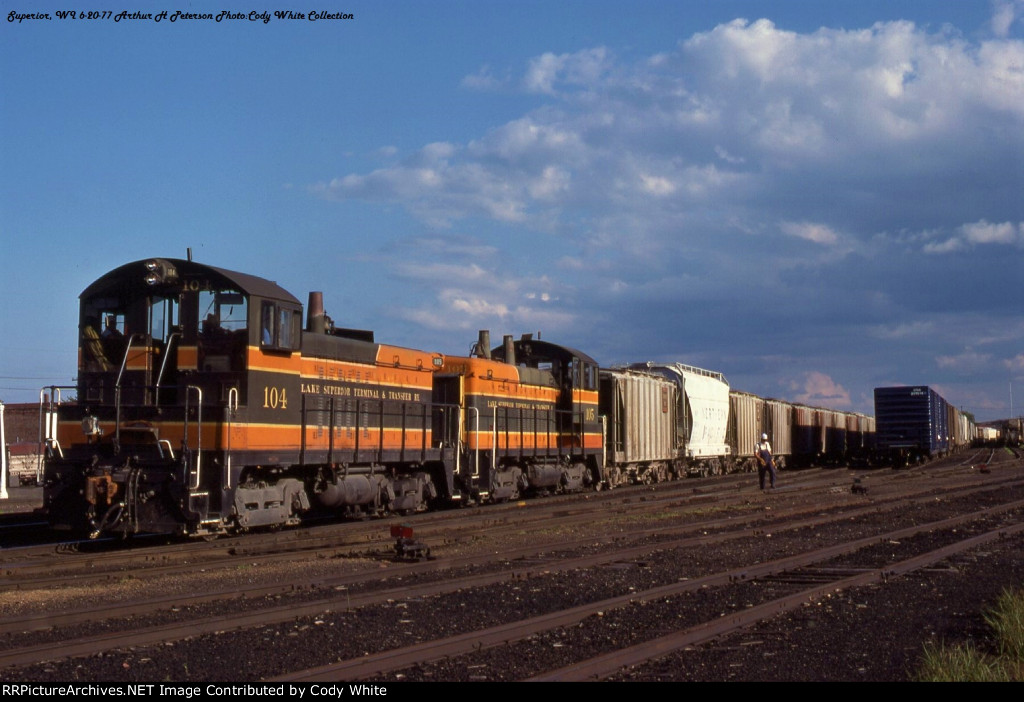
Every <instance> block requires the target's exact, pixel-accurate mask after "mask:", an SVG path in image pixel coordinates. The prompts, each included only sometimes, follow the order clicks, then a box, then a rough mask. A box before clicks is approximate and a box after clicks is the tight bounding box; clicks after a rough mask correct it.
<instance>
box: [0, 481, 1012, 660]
mask: <svg viewBox="0 0 1024 702" xmlns="http://www.w3.org/2000/svg"><path fill="white" fill-rule="evenodd" d="M906 475H907V474H905V473H901V474H900V476H899V477H898V479H896V480H895V482H900V481H903V480H904V477H905V476H906ZM978 477H979V476H978V475H977V474H976V473H974V472H969V471H965V470H964V469H962V468H960V469H951V470H950V471H949V472H947V473H946V474H945V479H946V480H948V481H959V483H960V488H959V490H960V493H962V494H975V493H976V492H977V491H978V490H982V489H984V488H985V486H983V485H980V484H978V483H979V480H978ZM1018 477H1019V475H1017V474H1014V473H1010V472H1008V473H1007V474H1006V475H1003V476H993V478H994V480H993V481H992V482H990V483H989V485H988V488H987V489H989V490H992V489H993V487H995V488H998V494H999V495H1000V496H1002V497H1005V496H1008V495H1010V494H1012V492H1013V490H1014V489H1018V490H1019V488H1014V487H1013V484H1014V482H1019V481H1017V480H1016V479H1017V478H1018ZM937 480H939V478H938V474H937V473H936V474H934V475H932V476H930V477H929V479H928V480H926V481H924V482H925V483H926V485H922V486H915V487H917V489H919V490H922V491H925V490H926V489H927V488H929V487H930V486H931V484H932V483H934V482H936V481H937ZM808 482H814V479H809V480H808ZM886 482H888V481H886ZM904 482H905V481H904ZM964 484H966V485H971V484H973V487H964ZM824 489H825V486H824V485H822V484H819V485H818V486H817V487H816V488H815V490H817V494H818V495H820V494H821V493H822V491H823V490H824ZM947 491H948V492H947V494H946V496H945V497H944V498H943V500H944V501H945V502H946V503H949V502H950V501H953V500H955V499H957V495H958V493H957V492H954V491H951V488H948V487H947ZM799 495H800V493H799V492H798V491H794V492H793V493H792V494H791V495H785V497H786V498H787V499H788V498H790V497H794V498H796V497H798V496H799ZM751 497H753V499H754V500H761V496H760V494H759V493H758V494H757V495H756V496H751ZM783 497H784V495H783V494H779V495H775V496H769V498H780V499H781V498H783ZM667 499H668V500H669V501H671V500H678V499H679V498H678V496H673V497H671V498H667ZM919 499H920V501H921V503H922V504H926V505H928V504H932V503H934V502H936V498H935V497H934V496H925V495H923V494H922V495H920V496H919ZM816 502H817V504H816V506H815V507H814V509H818V510H819V511H820V509H821V505H820V498H819V499H818V500H817V501H816ZM759 504H760V505H761V506H762V507H763V506H764V504H765V503H764V502H760V503H759ZM904 504H907V500H906V497H905V496H904ZM775 505H776V507H777V509H774V510H772V511H774V512H775V514H774V515H773V516H775V517H776V519H777V520H778V521H781V522H784V524H777V525H772V524H771V523H770V522H765V520H763V519H759V521H760V522H763V523H761V524H754V525H753V526H751V525H746V526H743V527H742V528H734V529H733V533H722V534H713V533H707V534H704V533H702V532H715V531H717V530H725V529H726V527H728V526H730V525H731V526H733V527H736V526H737V520H735V519H732V518H723V519H721V520H708V519H705V520H703V521H697V522H694V523H691V524H688V525H680V526H678V527H675V529H676V530H677V531H676V532H675V533H674V532H673V528H671V527H669V526H667V525H666V524H664V523H663V524H660V525H658V526H657V527H656V528H654V529H647V530H645V529H643V528H639V527H638V528H636V529H634V531H633V532H632V533H631V534H628V535H625V536H623V535H616V540H631V541H633V542H636V541H642V540H644V539H650V538H651V537H652V535H655V534H656V535H657V536H658V541H657V542H655V541H651V542H649V543H640V544H636V543H631V544H630V545H620V544H610V543H607V542H605V543H604V544H602V545H600V546H599V547H596V548H595V550H594V552H592V553H588V554H576V555H572V554H574V552H577V551H580V550H581V549H583V548H584V547H585V546H591V547H594V538H593V536H589V537H584V538H582V539H581V540H580V541H579V542H577V543H573V542H567V541H565V540H562V542H561V544H560V546H561V547H562V548H561V549H560V550H561V551H562V552H561V553H560V554H552V553H551V549H552V548H553V547H552V546H550V545H549V546H548V547H547V551H548V552H547V553H546V554H545V553H544V547H543V546H541V545H539V544H530V545H529V546H524V547H521V548H519V549H518V550H514V549H512V548H504V549H499V550H497V553H496V554H494V556H493V559H494V560H496V561H503V562H505V565H504V566H503V567H502V568H499V569H498V570H497V571H495V572H491V573H486V572H484V573H479V572H478V573H469V574H465V575H463V576H460V577H455V576H449V577H444V578H441V579H438V578H436V577H434V579H433V581H432V582H429V581H428V582H423V583H416V582H415V578H416V577H417V576H419V577H423V576H424V574H425V573H428V572H429V571H435V572H436V571H437V570H438V568H439V567H441V565H442V564H439V563H437V562H429V563H423V564H412V565H408V566H401V567H398V568H392V567H389V569H388V570H389V579H388V582H387V584H380V585H373V586H371V585H369V583H370V582H371V581H379V580H380V579H381V575H380V574H379V573H378V574H376V575H374V576H370V577H368V576H367V575H366V574H365V573H362V574H349V575H346V576H344V577H342V578H337V579H333V580H331V579H324V580H322V581H320V582H316V581H310V579H308V578H307V579H306V588H305V589H307V590H308V595H309V597H308V598H306V599H308V600H309V601H299V600H300V599H302V598H300V597H298V595H299V594H303V595H305V594H306V593H299V592H297V591H296V594H295V596H291V597H289V599H288V604H286V605H281V606H280V607H278V608H276V609H275V608H267V607H262V608H260V610H259V611H250V612H240V613H235V614H230V615H223V616H221V617H216V616H213V615H212V614H211V613H210V611H209V610H208V609H207V610H201V611H198V612H197V613H195V614H193V615H186V617H185V619H186V621H184V622H177V623H171V624H166V625H159V626H158V625H153V626H150V627H145V628H142V629H140V628H139V622H137V621H135V622H131V620H128V621H129V622H131V623H130V625H132V624H134V626H135V627H136V628H135V630H133V631H130V632H127V633H125V632H123V631H122V632H113V633H111V634H110V635H109V636H107V635H104V637H96V636H93V637H81V636H80V637H78V638H72V639H68V638H64V639H63V640H62V641H56V640H55V641H53V642H51V643H50V644H47V645H49V646H50V648H49V649H47V648H35V647H29V646H20V645H17V643H16V641H15V640H16V639H17V637H14V639H12V643H14V644H15V645H14V647H13V649H12V650H11V651H9V652H8V653H7V654H5V655H6V656H7V657H6V658H4V659H2V660H0V665H5V666H25V665H30V664H31V663H32V662H35V661H40V660H44V659H46V658H48V657H50V656H57V655H61V656H66V655H90V656H96V655H97V654H98V653H99V652H103V651H110V650H111V649H118V648H120V649H124V650H130V649H131V647H135V648H138V647H147V646H150V647H152V646H158V645H160V644H161V643H166V642H168V641H173V640H180V639H182V638H185V637H191V638H192V639H193V640H195V637H201V638H203V639H214V640H215V639H219V638H224V637H225V636H226V635H227V634H226V633H225V632H235V633H234V636H240V637H242V639H243V640H244V639H245V638H246V637H249V638H253V634H252V632H253V631H254V629H253V627H255V628H260V627H286V628H287V627H288V626H289V625H290V624H291V623H293V622H295V621H296V617H300V616H308V617H310V618H312V620H313V621H314V622H315V621H317V617H318V616H319V617H320V618H321V621H322V619H323V616H322V615H323V613H324V612H325V611H328V610H329V611H331V612H333V613H337V612H338V611H345V612H352V611H362V610H370V609H373V608H375V607H377V608H380V607H385V608H386V607H387V606H388V604H387V603H388V602H389V601H391V602H396V601H399V600H402V601H405V600H408V599H410V598H412V599H414V600H422V599H423V598H428V597H429V598H437V597H453V595H452V594H451V593H453V592H457V591H460V590H462V591H465V590H470V589H473V590H479V589H486V588H488V587H489V588H495V587H498V588H499V590H500V589H501V588H502V587H503V586H504V587H507V586H508V584H509V583H521V582H525V581H530V582H531V583H539V582H540V580H539V579H538V578H540V577H541V576H539V575H538V574H548V575H545V576H544V577H548V576H549V575H550V574H552V573H567V572H570V571H579V570H581V569H595V568H604V569H613V568H616V567H619V566H620V565H621V564H623V563H625V564H627V567H629V568H632V567H637V566H635V564H636V563H637V562H643V561H645V560H647V561H650V560H653V559H658V558H662V556H660V555H658V554H661V553H665V552H672V551H676V550H684V551H685V550H686V549H689V550H690V551H691V552H693V553H699V552H700V549H702V548H705V549H706V548H707V547H708V545H709V544H721V543H724V542H726V541H734V542H737V543H739V542H743V541H744V540H746V541H752V542H757V541H758V540H760V539H762V538H763V535H764V534H765V532H766V529H768V530H770V531H771V532H772V533H773V537H774V538H775V539H776V540H777V541H781V540H782V539H781V538H780V537H781V535H782V534H783V533H784V532H787V531H788V532H792V533H794V534H795V533H797V532H799V531H800V530H805V531H806V530H813V529H818V528H820V527H821V526H822V525H827V524H830V523H837V522H843V521H850V520H853V519H860V518H865V517H869V516H870V515H873V514H874V515H878V514H881V513H883V512H884V511H885V507H884V506H883V505H880V504H877V503H865V504H862V505H861V506H860V507H859V508H857V509H848V510H846V511H845V512H844V511H842V510H838V511H837V513H836V514H832V515H828V514H821V515H818V516H813V517H811V516H806V513H807V511H808V508H807V506H806V505H804V506H800V505H794V506H793V507H792V508H791V510H792V511H788V510H787V509H786V508H783V506H782V505H781V504H780V503H779V501H778V500H776V502H775ZM645 506H647V505H646V504H645ZM658 506H659V508H662V509H664V508H666V504H661V505H658ZM554 508H555V510H556V511H558V510H559V509H562V511H564V508H560V507H558V506H554ZM893 508H895V503H893ZM800 515H803V517H802V518H799V517H800ZM563 516H564V515H563ZM575 516H576V515H572V517H573V518H575ZM487 518H488V519H489V518H490V516H488V517H487ZM974 518H975V519H977V518H979V517H977V516H975V517H974ZM531 519H532V518H531ZM589 521H591V522H593V521H594V517H593V515H590V516H589ZM663 521H667V520H663ZM740 521H742V520H740ZM787 522H788V523H787ZM554 523H555V522H545V521H543V520H540V519H539V518H538V519H535V520H532V526H534V527H536V528H538V529H541V530H543V529H550V528H551V525H552V524H554ZM766 525H767V526H766ZM489 528H490V527H489ZM493 528H496V529H500V528H501V525H494V527H493ZM517 528H518V527H517ZM915 528H928V527H915ZM744 530H745V531H744ZM692 532H698V535H696V536H695V535H693V533H692ZM862 538H869V539H877V538H878V537H874V536H873V537H862ZM800 539H804V540H806V537H799V538H798V539H797V540H800ZM861 548H863V546H862V547H861ZM525 558H529V559H530V560H529V561H519V562H518V563H517V562H516V559H525ZM445 560H446V562H445V563H444V564H443V565H444V566H445V567H446V568H450V569H454V570H452V572H453V573H457V572H458V568H460V567H462V568H466V569H470V568H471V566H473V565H474V564H475V567H476V568H477V569H480V568H481V567H482V566H481V564H480V561H481V558H480V556H479V554H477V555H470V556H467V557H466V560H465V561H464V562H462V563H460V562H458V561H457V559H454V558H453V559H445ZM628 564H634V565H628ZM641 567H642V566H641ZM686 577H697V576H696V574H691V575H687V576H686ZM699 577H706V576H699ZM398 578H401V580H400V581H399V580H397V579H398ZM393 583H397V584H394V585H392V584H393ZM284 585H287V584H284ZM359 587H363V588H364V591H362V592H360V591H359V589H358V588H359ZM327 590H330V591H333V592H332V594H331V596H330V597H324V596H323V593H324V592H325V591H327ZM228 594H229V593H220V595H219V597H220V598H221V600H222V599H223V598H224V597H226V596H228ZM239 594H240V593H235V598H237V597H238V596H239ZM245 594H248V595H249V597H251V598H256V597H267V596H274V597H280V598H284V597H286V596H287V594H286V593H285V592H284V590H281V589H279V590H278V591H277V592H276V593H273V592H271V591H265V592H262V593H260V592H259V591H258V589H257V588H253V589H252V591H251V592H248V593H245ZM183 599H184V598H179V601H181V600H183ZM604 599H607V598H604ZM214 600H215V601H218V602H219V604H218V605H217V606H218V607H219V606H221V605H222V604H223V602H221V601H219V600H216V598H214ZM597 601H598V602H601V601H603V600H602V599H598V600H597ZM172 606H175V607H178V608H179V609H182V608H183V607H185V605H183V604H178V605H174V604H173V598H172V600H168V601H164V602H156V601H155V600H154V601H151V602H150V603H149V604H148V605H146V604H144V605H142V609H140V610H139V611H138V612H136V613H134V614H133V613H130V612H128V611H127V610H125V611H119V609H118V608H117V607H115V606H113V605H112V604H111V603H109V602H105V603H104V605H103V606H102V607H99V608H97V609H96V611H94V612H92V613H91V614H89V615H87V616H86V617H84V618H83V619H82V620H81V621H97V620H100V621H104V628H106V627H107V626H108V625H109V626H115V625H116V621H115V620H116V618H117V617H129V616H131V617H136V616H144V615H145V614H146V612H152V611H153V610H154V609H159V608H164V609H167V608H170V607H172ZM189 606H195V603H193V604H191V605H189ZM50 616H51V618H52V620H51V621H49V622H47V621H45V620H37V621H36V622H35V623H34V624H30V623H29V622H27V621H23V622H22V625H23V626H24V627H25V628H34V627H38V626H39V625H45V626H58V627H67V626H72V625H73V622H72V620H70V619H68V620H65V621H58V618H57V617H56V616H54V615H52V614H51V615H50ZM66 616H71V615H66ZM331 616H334V614H332V615H331ZM305 626H312V627H317V626H321V625H316V624H315V623H314V624H307V625H305ZM161 627H165V628H161ZM175 627H177V628H175ZM72 628H73V626H72ZM12 631H13V629H11V630H8V632H9V636H12V635H13V634H11V633H10V632H12ZM217 632H220V633H217ZM246 632H249V633H246ZM234 636H233V637H234ZM233 637H232V638H233ZM39 645H41V646H42V645H44V644H39ZM235 645H236V646H237V644H235ZM228 646H229V648H230V647H231V645H230V644H228ZM399 648H401V647H400V646H399ZM51 665H52V664H51ZM8 671H10V668H9V669H8ZM8 671H5V673H6V672H8ZM379 674H383V673H379ZM12 675H16V673H12ZM265 675H266V673H260V676H265ZM12 679H13V678H12ZM242 679H245V678H242Z"/></svg>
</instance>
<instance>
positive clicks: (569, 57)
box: [523, 47, 611, 94]
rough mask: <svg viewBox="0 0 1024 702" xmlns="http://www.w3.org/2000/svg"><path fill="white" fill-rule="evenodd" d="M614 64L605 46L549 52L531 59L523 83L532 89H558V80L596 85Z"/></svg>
mask: <svg viewBox="0 0 1024 702" xmlns="http://www.w3.org/2000/svg"><path fill="white" fill-rule="evenodd" d="M610 66H611V59H610V57H609V55H608V50H607V49H605V48H604V47H598V48H594V49H586V50H584V51H578V52H576V53H573V54H559V55H557V56H556V55H555V54H552V53H546V54H543V55H541V56H538V57H537V58H535V59H533V60H532V61H530V65H529V68H528V69H527V71H526V75H525V77H524V78H523V84H524V85H525V86H526V89H527V90H529V91H531V92H538V93H547V94H554V93H555V84H556V82H558V83H564V84H567V85H582V86H588V87H589V86H593V85H596V84H598V83H599V81H600V80H601V78H602V77H603V76H604V74H605V73H606V72H607V71H608V70H609V68H610Z"/></svg>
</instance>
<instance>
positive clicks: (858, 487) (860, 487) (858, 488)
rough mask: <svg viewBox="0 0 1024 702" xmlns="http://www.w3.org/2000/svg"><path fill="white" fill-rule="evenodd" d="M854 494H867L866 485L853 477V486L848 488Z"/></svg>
mask: <svg viewBox="0 0 1024 702" xmlns="http://www.w3.org/2000/svg"><path fill="white" fill-rule="evenodd" d="M850 490H851V492H853V494H854V495H867V494H868V486H867V485H865V484H864V483H862V482H861V480H860V478H854V479H853V487H851V488H850Z"/></svg>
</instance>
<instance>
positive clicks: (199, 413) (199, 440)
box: [181, 385, 203, 490]
mask: <svg viewBox="0 0 1024 702" xmlns="http://www.w3.org/2000/svg"><path fill="white" fill-rule="evenodd" d="M190 390H195V391H196V396H197V397H198V398H199V402H198V403H197V406H196V470H195V474H196V481H195V482H196V484H195V485H193V484H192V481H191V480H189V483H188V489H189V490H196V489H198V488H199V484H200V482H201V481H200V471H201V468H202V458H203V453H202V451H203V389H202V388H200V387H199V386H197V385H186V386H185V427H184V433H183V436H182V439H181V446H182V454H183V455H184V456H188V455H189V453H190V451H189V448H188V409H189V406H188V400H189V397H190V395H189V391H190ZM189 472H191V470H190V471H189Z"/></svg>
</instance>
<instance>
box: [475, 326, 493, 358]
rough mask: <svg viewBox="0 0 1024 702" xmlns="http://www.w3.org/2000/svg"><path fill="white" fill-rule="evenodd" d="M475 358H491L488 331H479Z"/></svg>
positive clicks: (489, 334)
mask: <svg viewBox="0 0 1024 702" xmlns="http://www.w3.org/2000/svg"><path fill="white" fill-rule="evenodd" d="M475 355H476V357H477V358H486V359H488V360H490V358H491V331H490V330H489V329H481V330H480V336H479V341H477V342H476V353H475Z"/></svg>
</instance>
